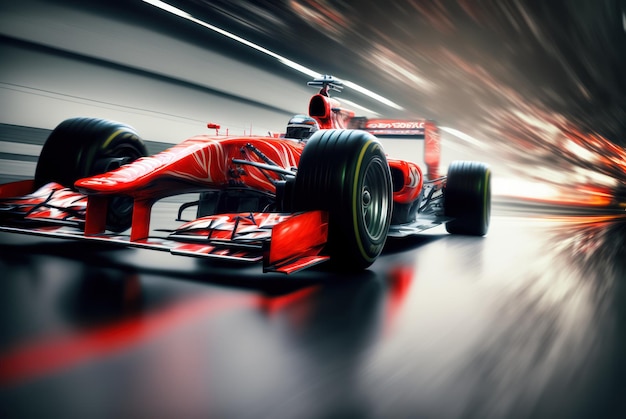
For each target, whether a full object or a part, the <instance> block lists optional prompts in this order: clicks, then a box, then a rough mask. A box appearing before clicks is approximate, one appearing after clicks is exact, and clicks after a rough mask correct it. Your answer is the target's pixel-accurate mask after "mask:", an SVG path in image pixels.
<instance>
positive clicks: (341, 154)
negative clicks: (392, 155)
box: [292, 130, 393, 271]
mask: <svg viewBox="0 0 626 419" xmlns="http://www.w3.org/2000/svg"><path fill="white" fill-rule="evenodd" d="M292 193H293V195H292V205H293V208H294V209H295V210H296V211H304V210H325V211H328V213H329V221H328V222H329V229H328V244H327V246H326V249H325V252H326V253H327V254H328V255H329V256H330V257H331V263H332V265H333V266H334V267H335V268H340V269H342V270H353V271H356V270H362V269H365V268H367V267H368V266H370V265H371V264H372V263H373V262H374V261H375V260H376V258H377V257H378V255H380V252H381V251H382V249H383V246H384V245H385V241H386V239H387V233H388V231H389V225H390V222H391V211H392V206H393V195H392V194H393V191H392V184H391V174H390V171H389V165H388V163H387V159H386V157H385V153H384V152H383V149H382V146H381V145H380V143H379V142H378V140H377V139H376V137H374V136H373V135H371V134H369V133H367V132H365V131H358V130H323V131H318V132H316V133H315V134H314V135H313V136H312V137H311V138H310V139H309V141H308V142H307V144H306V147H305V148H304V151H303V153H302V156H301V157H300V163H299V164H298V173H297V175H296V179H295V185H294V188H293V190H292Z"/></svg>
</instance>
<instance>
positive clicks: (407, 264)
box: [0, 196, 626, 418]
mask: <svg viewBox="0 0 626 419" xmlns="http://www.w3.org/2000/svg"><path fill="white" fill-rule="evenodd" d="M178 205H179V202H176V200H172V199H169V200H167V201H165V202H161V203H158V204H157V205H156V206H155V210H154V214H153V215H154V218H153V221H154V222H153V226H160V227H173V226H175V224H176V222H175V221H173V218H174V215H173V214H175V211H176V210H177V208H178ZM625 234H626V216H625V214H624V213H623V210H606V211H598V210H596V211H582V210H581V209H576V208H574V209H572V208H569V209H567V208H565V207H560V208H557V207H549V206H540V205H537V204H525V205H522V203H521V202H512V201H510V200H506V201H505V200H503V199H501V198H499V197H497V196H496V197H495V204H494V207H493V217H492V224H491V228H490V231H489V234H488V235H487V236H486V237H480V238H477V237H464V236H452V235H448V234H447V233H446V232H445V228H444V227H437V228H435V229H432V230H429V231H427V232H425V233H424V234H422V235H419V236H415V237H410V238H405V239H400V240H390V241H388V243H387V245H386V247H385V250H384V252H383V254H382V256H381V257H380V258H379V259H378V260H377V261H376V262H375V263H374V264H373V265H372V267H371V268H370V269H369V270H367V271H364V272H362V273H360V274H355V275H350V276H346V275H338V274H336V273H333V272H331V271H328V270H325V269H324V268H323V267H319V268H317V269H311V270H307V271H303V272H301V273H298V274H295V275H292V276H283V275H276V274H263V273H262V272H261V267H260V266H258V265H250V266H241V265H231V264H228V263H226V264H225V263H215V262H210V261H206V260H200V259H194V258H187V257H182V256H173V255H169V254H167V253H163V252H157V251H151V250H144V249H129V248H119V247H115V246H103V245H101V244H97V245H96V244H91V243H84V242H74V241H64V240H57V239H44V238H38V237H33V236H23V235H16V234H8V233H0V272H1V277H2V280H1V281H0V313H1V315H0V414H1V415H2V417H7V418H38V417H64V418H85V417H89V418H110V417H117V418H134V417H176V418H180V417H212V418H213V417H214V418H231V417H233V418H295V417H297V418H395V417H435V418H459V417H460V418H491V417H493V418H502V417H507V418H509V417H512V418H517V417H519V418H531V417H532V418H544V417H545V418H548V417H568V418H587V417H604V418H613V417H615V418H617V417H623V415H624V414H626V404H625V402H624V398H623V394H624V388H625V386H626V378H625V377H626V375H625V374H624V373H625V372H626V371H625V369H626V363H625V359H624V357H623V354H624V353H625V351H626V341H625V340H624V336H626V333H625V332H626V310H625V309H624V307H625V304H624V301H625V298H626V290H625V288H624V278H626V262H625V261H624V256H623V255H624V236H625Z"/></svg>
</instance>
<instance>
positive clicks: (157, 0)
mask: <svg viewBox="0 0 626 419" xmlns="http://www.w3.org/2000/svg"><path fill="white" fill-rule="evenodd" d="M143 1H144V3H148V4H150V5H151V6H154V7H157V8H159V9H161V10H164V11H166V12H168V13H171V14H173V15H176V16H179V17H182V18H183V19H187V20H189V21H191V22H193V23H195V24H198V25H200V26H202V27H205V28H207V29H209V30H212V31H214V32H217V33H219V34H220V35H223V36H225V37H227V38H230V39H232V40H234V41H237V42H239V43H241V44H243V45H246V46H248V47H250V48H253V49H255V50H257V51H259V52H262V53H263V54H266V55H268V56H270V57H272V58H275V59H276V60H278V61H279V62H281V63H282V64H284V65H286V66H287V67H289V68H292V69H294V70H296V71H298V72H300V73H303V74H306V75H307V76H309V77H312V78H317V77H320V76H321V73H320V72H318V71H315V70H312V69H310V68H307V67H305V66H303V65H300V64H298V63H296V62H294V61H292V60H290V59H288V58H285V57H283V56H282V55H279V54H277V53H275V52H273V51H270V50H268V49H267V48H264V47H262V46H260V45H257V44H255V43H253V42H250V41H248V40H247V39H244V38H242V37H240V36H237V35H235V34H233V33H230V32H228V31H225V30H224V29H221V28H218V27H217V26H214V25H211V24H210V23H207V22H205V21H203V20H200V19H197V18H195V17H193V16H192V15H190V14H189V13H187V12H185V11H184V10H181V9H179V8H177V7H174V6H172V5H170V4H167V3H165V2H163V1H161V0H143ZM343 83H344V85H346V86H349V87H350V88H351V89H354V90H355V91H357V92H359V93H361V94H363V95H365V96H368V97H370V98H372V99H374V100H376V101H378V102H380V103H382V104H384V105H387V106H389V107H392V108H394V109H398V110H403V109H404V108H403V107H402V106H400V105H398V104H396V103H394V102H392V101H391V100H389V99H387V98H385V97H383V96H381V95H379V94H377V93H374V92H372V91H371V90H369V89H366V88H365V87H362V86H359V85H358V84H356V83H352V82H350V81H345V80H344V82H343ZM359 107H361V106H359Z"/></svg>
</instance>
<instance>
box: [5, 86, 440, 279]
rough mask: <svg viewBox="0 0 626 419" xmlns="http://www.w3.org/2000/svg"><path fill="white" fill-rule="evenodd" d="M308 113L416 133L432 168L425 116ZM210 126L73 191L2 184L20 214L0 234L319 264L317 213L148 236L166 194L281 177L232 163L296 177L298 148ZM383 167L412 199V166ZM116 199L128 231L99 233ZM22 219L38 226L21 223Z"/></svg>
mask: <svg viewBox="0 0 626 419" xmlns="http://www.w3.org/2000/svg"><path fill="white" fill-rule="evenodd" d="M309 113H310V116H312V117H313V118H315V119H316V120H317V121H318V123H319V125H320V128H321V129H337V128H339V129H342V128H355V124H356V125H360V126H358V127H357V128H361V129H364V130H366V131H370V132H372V133H374V134H375V135H381V136H384V135H385V134H389V135H407V134H408V135H417V136H420V135H421V136H422V137H421V138H425V144H426V147H425V149H426V150H427V151H426V153H425V156H426V164H427V167H428V170H429V172H428V173H429V175H430V176H431V177H432V174H433V173H437V168H438V165H439V152H438V147H439V138H438V131H437V130H436V126H434V124H433V123H432V122H428V121H397V120H369V121H368V120H366V119H364V118H355V116H354V113H353V112H351V111H347V110H344V109H341V108H340V106H339V102H337V101H336V100H335V99H332V98H330V97H328V96H327V95H324V94H316V95H314V96H313V97H312V99H311V101H310V107H309ZM364 123H365V125H363V124H364ZM210 127H211V128H213V129H216V135H198V136H195V137H192V138H190V139H188V140H186V141H184V142H182V143H180V144H178V145H175V146H173V147H171V148H169V149H167V150H165V151H163V152H161V153H158V154H156V155H153V156H149V157H142V158H140V159H138V160H136V161H134V162H132V163H130V164H127V165H125V166H122V167H120V168H118V169H116V170H113V171H110V172H107V173H103V174H100V175H96V176H92V177H88V178H84V179H80V180H78V181H76V182H75V185H74V186H75V188H74V189H68V188H64V187H62V186H61V185H58V184H54V183H52V184H48V185H46V186H44V187H42V188H40V189H39V190H37V191H34V190H33V182H32V181H24V182H15V183H11V184H6V185H0V209H3V212H4V213H11V214H13V215H15V214H17V215H18V216H19V217H21V218H19V222H17V223H14V222H10V223H8V224H7V223H6V222H5V221H4V220H2V224H3V225H2V226H0V230H4V231H15V232H22V233H29V234H38V235H49V236H54V237H72V238H77V237H79V238H84V239H90V240H102V241H113V242H120V243H124V244H126V245H131V246H137V247H146V248H152V249H158V250H168V251H170V252H171V253H173V254H180V255H192V256H204V257H216V258H221V259H233V260H238V261H247V262H255V261H259V260H263V262H264V270H266V271H278V272H284V273H291V272H295V271H298V270H300V269H303V268H306V267H308V266H311V265H314V264H316V263H320V262H323V261H325V260H327V259H328V257H327V256H324V255H323V254H321V251H322V249H323V248H324V245H325V244H326V240H327V236H328V214H327V213H326V212H324V211H310V212H305V213H296V214H281V213H269V212H268V213H265V212H255V213H250V212H247V213H234V214H218V215H210V216H205V217H201V218H198V219H196V220H194V221H191V222H189V223H186V224H183V225H182V226H181V227H179V228H178V229H176V230H175V231H173V232H172V233H171V234H170V235H169V236H168V237H167V238H154V237H150V236H149V233H150V215H151V209H152V206H153V204H154V203H155V202H156V201H158V200H159V199H162V198H165V197H167V196H172V195H179V194H182V193H189V192H201V191H205V190H226V189H229V188H247V189H253V190H255V191H261V192H265V193H268V194H276V186H275V184H274V181H278V180H279V179H280V176H281V175H280V173H277V172H272V171H267V170H263V169H262V168H260V167H257V166H253V165H248V164H241V163H238V162H237V160H246V161H250V162H255V163H259V164H266V163H267V162H268V160H269V161H271V162H272V164H273V165H275V166H277V167H280V168H282V169H286V170H289V171H293V173H294V174H295V171H296V169H297V167H298V163H299V160H300V156H301V154H302V151H303V150H304V147H305V144H306V143H305V142H304V141H298V140H292V139H284V138H273V137H229V136H219V135H217V130H218V129H219V126H217V125H215V124H212V125H211V126H210ZM261 156H263V158H262V157H261ZM388 163H389V166H390V169H391V171H392V173H393V174H394V192H393V199H394V201H395V202H396V203H399V204H408V203H412V202H414V201H416V200H417V199H418V197H419V196H420V193H421V192H422V188H423V185H424V183H423V182H424V181H423V176H422V171H421V169H420V167H419V166H418V165H417V164H415V163H412V162H407V161H402V160H395V159H389V160H388ZM119 195H125V196H129V197H131V198H132V199H133V203H134V207H133V216H132V226H131V229H130V237H128V236H127V235H126V236H124V235H116V234H112V233H108V232H107V231H106V217H107V214H106V213H107V206H108V203H109V201H110V200H111V199H112V198H113V197H115V196H119ZM0 214H1V213H0ZM29 221H37V222H40V224H37V225H36V226H34V227H33V226H30V225H28V226H27V227H24V225H25V223H26V222H29ZM68 226H69V227H68ZM76 227H78V230H77V229H76Z"/></svg>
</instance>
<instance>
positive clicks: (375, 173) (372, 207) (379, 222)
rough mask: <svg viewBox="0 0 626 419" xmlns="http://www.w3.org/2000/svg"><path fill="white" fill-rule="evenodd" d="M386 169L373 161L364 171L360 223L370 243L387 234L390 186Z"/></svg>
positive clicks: (378, 160)
mask: <svg viewBox="0 0 626 419" xmlns="http://www.w3.org/2000/svg"><path fill="white" fill-rule="evenodd" d="M387 170H388V169H387V167H386V166H385V165H383V162H382V161H381V160H380V159H373V160H372V161H370V162H369V164H368V165H367V168H366V169H365V175H364V176H363V186H362V187H361V191H360V192H361V200H360V205H361V221H362V224H363V226H364V227H365V230H366V232H367V234H368V236H369V237H370V239H371V240H372V241H377V240H380V239H381V238H382V236H385V235H386V234H387V232H386V227H387V224H388V222H387V221H388V220H389V215H390V214H389V207H390V206H389V195H390V186H389V182H387V181H386V180H387V178H388V173H387Z"/></svg>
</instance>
